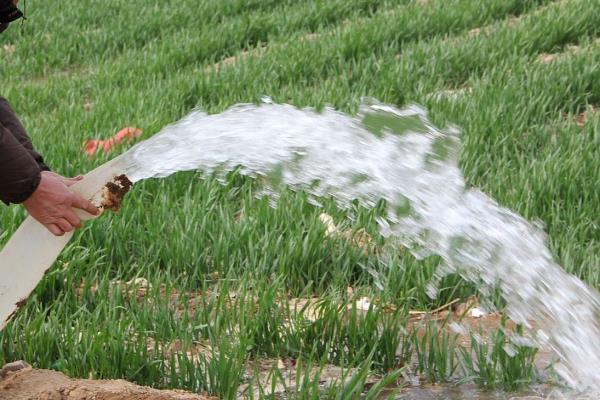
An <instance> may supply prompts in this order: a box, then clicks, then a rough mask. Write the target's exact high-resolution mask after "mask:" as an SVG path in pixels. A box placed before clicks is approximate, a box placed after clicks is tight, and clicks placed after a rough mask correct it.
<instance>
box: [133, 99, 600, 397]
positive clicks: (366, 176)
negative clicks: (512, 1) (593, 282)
mask: <svg viewBox="0 0 600 400" xmlns="http://www.w3.org/2000/svg"><path fill="white" fill-rule="evenodd" d="M460 144H461V143H460V138H459V135H458V131H457V130H456V129H452V128H450V129H438V128H436V127H435V126H433V124H432V123H431V122H430V121H429V120H428V118H427V114H426V112H425V110H424V109H422V108H420V107H418V106H410V107H408V108H405V109H397V108H394V107H392V106H389V105H385V104H379V103H377V102H375V101H369V102H366V103H364V104H363V105H362V106H361V108H360V112H359V113H358V115H356V116H350V115H347V114H344V113H341V112H337V111H335V110H332V109H325V110H324V111H322V112H316V111H314V110H312V109H297V108H295V107H293V106H291V105H285V104H273V103H271V102H270V100H268V99H267V100H266V101H265V104H262V105H250V104H246V105H238V106H234V107H232V108H230V109H228V110H226V111H225V112H223V113H221V114H216V115H207V114H205V113H203V112H200V111H195V112H192V113H191V114H190V115H188V116H187V117H185V118H184V119H182V120H181V121H179V122H177V123H175V124H173V125H170V126H167V127H166V128H164V129H163V130H162V131H161V132H159V133H158V134H156V135H155V136H153V137H152V138H150V139H148V140H146V141H144V142H141V143H139V144H137V145H136V146H134V147H133V148H132V149H131V150H129V151H128V152H127V153H126V154H125V156H124V157H125V158H126V160H127V162H128V165H129V167H128V169H127V171H126V173H127V175H128V176H129V178H130V179H131V180H132V181H133V182H136V181H139V180H142V179H147V178H157V177H165V176H168V175H170V174H172V173H174V172H177V171H183V170H200V171H203V172H205V173H206V174H217V175H218V176H225V174H226V173H227V172H229V171H231V170H233V169H234V168H236V167H240V168H241V171H242V173H244V174H247V175H250V176H259V175H262V176H266V177H267V178H269V179H267V180H266V182H269V183H270V185H268V186H267V187H266V189H265V191H264V194H266V195H269V196H271V197H272V198H273V199H275V200H276V199H277V193H278V190H279V187H280V186H282V185H286V186H289V187H292V188H297V189H303V190H305V191H308V192H309V193H310V194H311V195H312V196H313V197H314V199H315V201H318V199H319V198H320V197H323V196H333V197H334V198H335V199H336V201H337V202H338V204H339V205H340V206H341V207H347V206H348V205H349V203H350V202H351V201H352V200H353V199H358V200H359V201H360V202H361V203H362V204H363V205H364V206H366V207H371V206H373V205H375V204H376V203H377V202H378V201H380V200H381V199H384V200H385V201H386V202H387V203H388V205H389V214H388V215H387V218H382V219H381V220H380V221H379V223H380V230H381V232H382V233H383V234H384V235H385V236H387V237H391V238H394V239H395V240H399V241H400V242H401V243H402V244H403V245H405V246H407V247H409V248H410V249H412V251H413V253H414V254H415V256H417V257H424V256H426V255H429V254H437V255H440V256H441V257H442V259H443V260H444V267H443V268H440V269H439V274H440V276H441V275H443V274H447V273H451V272H458V273H460V274H461V275H462V276H463V277H464V278H466V279H468V280H470V281H473V282H478V283H479V284H481V283H482V282H483V283H484V285H483V286H482V288H481V290H486V289H488V290H489V289H490V288H492V287H498V288H500V290H501V292H502V294H503V296H504V298H505V300H506V302H507V305H508V306H507V310H508V314H509V316H510V318H511V319H513V320H514V321H515V322H517V323H522V324H524V325H526V326H530V321H535V331H534V337H535V341H536V343H537V344H538V345H542V346H549V347H551V348H552V349H553V350H554V351H555V352H556V353H557V354H558V355H559V356H560V359H561V363H560V364H559V365H557V366H556V369H557V372H558V373H559V374H560V375H561V376H562V378H564V379H565V381H566V382H567V383H568V384H569V385H571V386H573V387H576V388H579V389H592V390H594V391H595V390H600V327H599V323H598V316H599V310H600V297H599V295H598V293H597V292H596V291H595V290H594V289H592V288H589V287H588V286H586V285H585V284H584V283H583V282H581V281H580V280H579V279H577V278H576V277H574V276H571V275H569V274H567V273H566V272H565V271H564V270H563V269H562V268H561V267H560V266H559V265H557V264H556V263H555V262H554V260H553V257H552V254H551V253H550V251H549V250H548V248H547V247H546V243H545V242H546V236H545V234H544V232H543V231H542V230H541V228H540V227H538V226H536V225H535V224H532V223H530V222H528V221H526V220H525V219H524V218H523V217H521V216H520V215H518V214H516V213H515V212H513V211H511V210H509V209H507V208H504V207H502V206H500V205H498V204H497V203H496V202H495V201H494V200H493V199H491V198H490V197H488V196H486V195H485V194H484V193H482V192H481V191H479V190H476V189H468V188H466V187H465V180H464V177H463V174H462V172H461V170H460V169H459V166H458V161H457V160H458V153H459V150H460ZM430 294H431V295H432V296H434V295H435V287H434V285H432V287H431V293H430Z"/></svg>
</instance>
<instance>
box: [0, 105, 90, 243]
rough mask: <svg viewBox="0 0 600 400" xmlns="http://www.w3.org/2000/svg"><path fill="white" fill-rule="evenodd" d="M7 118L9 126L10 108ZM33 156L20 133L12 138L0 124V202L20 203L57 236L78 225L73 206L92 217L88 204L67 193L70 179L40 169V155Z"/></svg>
mask: <svg viewBox="0 0 600 400" xmlns="http://www.w3.org/2000/svg"><path fill="white" fill-rule="evenodd" d="M6 117H7V111H6V108H0V121H2V120H7V119H6ZM8 117H9V118H8V120H9V125H10V120H11V118H13V117H14V113H13V112H12V110H10V107H9V113H8ZM14 118H15V119H16V117H14ZM17 122H18V119H17ZM11 126H12V127H14V125H11ZM19 126H20V123H19ZM23 135H24V137H23ZM19 139H20V140H19ZM36 154H37V153H36V152H35V151H34V150H33V146H32V145H31V141H30V140H29V137H28V136H27V134H26V133H24V130H23V131H22V135H21V136H19V135H18V134H17V136H15V135H14V133H13V132H12V131H11V130H9V129H8V128H7V127H6V126H4V125H3V124H2V123H0V200H2V201H4V202H5V203H7V204H10V203H23V206H24V207H25V208H26V209H27V212H28V213H29V215H31V216H32V217H33V218H35V219H36V220H37V221H38V222H40V223H41V224H42V225H44V226H45V227H46V228H47V229H48V230H49V231H50V232H52V233H53V234H55V235H57V236H61V235H64V233H65V232H70V231H72V230H73V229H74V228H78V227H80V226H81V220H80V218H79V217H78V216H77V214H75V212H74V211H73V207H75V208H80V209H82V210H85V211H87V212H88V213H90V214H92V215H97V214H98V213H99V211H98V209H97V208H96V207H95V206H94V205H93V204H92V203H91V202H89V201H88V200H85V199H84V198H82V197H80V196H77V195H76V194H74V193H73V192H71V191H70V190H69V188H68V185H70V184H72V183H73V181H72V180H70V179H66V178H63V177H61V176H60V175H58V174H55V173H53V172H50V171H46V170H43V168H44V167H45V164H43V161H42V160H41V156H40V157H39V158H38V159H37V160H36V158H35V157H36V156H35V155H36ZM45 168H47V167H45Z"/></svg>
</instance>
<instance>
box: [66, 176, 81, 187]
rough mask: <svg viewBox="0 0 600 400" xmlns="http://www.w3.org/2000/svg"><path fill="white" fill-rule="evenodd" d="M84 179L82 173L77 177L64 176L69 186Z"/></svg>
mask: <svg viewBox="0 0 600 400" xmlns="http://www.w3.org/2000/svg"><path fill="white" fill-rule="evenodd" d="M82 179H83V176H82V175H77V176H76V177H73V178H65V177H62V180H63V182H64V184H65V185H67V186H73V185H74V184H76V183H77V182H79V181H80V180H82Z"/></svg>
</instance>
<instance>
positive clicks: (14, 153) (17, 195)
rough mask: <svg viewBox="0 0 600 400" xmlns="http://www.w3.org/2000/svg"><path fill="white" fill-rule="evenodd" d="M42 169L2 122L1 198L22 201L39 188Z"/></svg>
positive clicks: (0, 139)
mask: <svg viewBox="0 0 600 400" xmlns="http://www.w3.org/2000/svg"><path fill="white" fill-rule="evenodd" d="M40 179H41V169H40V166H39V165H38V163H37V162H36V160H35V159H34V158H33V157H32V156H31V154H30V153H29V151H28V149H26V148H25V147H24V146H23V145H22V144H21V143H20V142H19V141H18V140H17V138H15V137H14V136H13V134H12V133H11V132H10V131H9V130H8V129H7V128H6V127H5V126H4V125H2V124H0V200H2V201H3V202H5V203H22V202H24V201H25V200H27V199H28V198H29V196H31V194H32V193H33V192H34V191H35V189H37V186H38V185H39V183H40Z"/></svg>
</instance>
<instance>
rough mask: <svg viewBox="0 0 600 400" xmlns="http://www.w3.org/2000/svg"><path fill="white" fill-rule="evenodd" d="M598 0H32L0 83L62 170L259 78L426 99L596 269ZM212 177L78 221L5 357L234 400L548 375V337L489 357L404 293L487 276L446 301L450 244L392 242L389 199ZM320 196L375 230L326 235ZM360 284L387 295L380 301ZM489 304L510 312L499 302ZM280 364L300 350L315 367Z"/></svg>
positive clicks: (4, 344)
mask: <svg viewBox="0 0 600 400" xmlns="http://www.w3.org/2000/svg"><path fill="white" fill-rule="evenodd" d="M599 7H600V1H599V0H570V1H569V0H560V1H550V0H490V1H476V0H329V1H320V0H317V1H309V0H296V1H289V0H201V1H193V0H179V1H177V2H164V1H156V0H128V1H125V0H106V1H103V2H100V1H93V0H78V1H74V2H70V3H68V4H62V5H61V6H57V5H56V4H55V3H54V2H48V1H46V2H44V1H41V0H28V2H27V11H28V14H29V19H28V20H27V21H25V23H24V24H23V25H21V26H20V24H17V25H16V26H13V27H11V28H10V29H9V30H8V31H6V32H5V33H4V34H2V35H0V82H2V86H1V88H0V94H1V95H3V96H5V97H6V98H8V99H9V101H10V102H11V104H12V105H13V106H14V108H15V109H16V110H17V112H18V113H19V115H20V116H21V117H22V120H23V122H24V124H25V126H26V127H27V128H28V130H29V132H30V134H31V136H32V139H33V142H34V144H35V145H36V147H37V148H38V150H39V151H40V152H41V153H42V154H44V156H45V158H46V160H47V162H48V164H49V165H50V166H51V167H52V168H53V169H54V170H55V171H57V172H59V173H62V174H64V175H76V174H79V173H84V172H86V171H88V170H90V169H92V168H93V167H95V166H97V165H100V164H101V163H103V162H105V161H106V160H108V159H110V158H112V157H114V156H115V155H116V154H118V152H119V151H120V149H121V148H120V149H119V150H117V151H116V152H113V153H111V154H109V155H105V154H100V153H99V155H98V156H97V157H95V158H89V157H87V156H86V155H85V154H84V153H83V152H82V142H83V141H84V140H85V139H88V138H108V137H110V136H111V135H113V134H114V133H116V132H117V130H119V129H120V128H123V127H125V126H137V127H139V128H141V129H143V130H144V137H149V136H151V135H152V134H154V133H156V132H158V131H159V130H160V129H161V128H162V127H163V126H164V125H166V124H168V123H171V122H173V121H175V120H178V119H179V118H181V117H183V116H184V115H186V114H187V113H188V112H189V111H191V110H192V109H194V108H195V107H200V108H202V109H204V110H206V111H208V112H210V113H216V112H220V111H223V110H224V109H226V108H227V107H229V106H231V105H234V104H236V103H240V102H258V101H259V100H260V98H261V96H264V95H268V96H270V97H271V98H272V99H273V100H274V101H275V102H279V103H290V104H293V105H296V106H300V107H304V106H314V107H317V108H320V107H323V106H325V105H332V106H334V107H335V108H337V109H339V110H342V111H345V112H350V113H352V112H356V110H357V107H358V105H359V103H360V99H361V97H363V96H370V97H375V98H377V99H379V100H380V101H382V102H385V103H390V104H396V105H399V106H401V105H404V104H408V103H412V102H416V103H419V104H422V105H424V106H426V107H427V108H428V109H429V110H430V113H431V117H432V120H433V121H434V122H435V123H436V124H438V125H440V126H444V125H446V124H449V123H452V124H455V125H457V126H459V127H461V128H462V138H463V142H464V145H463V149H462V153H461V157H460V162H461V166H462V169H463V171H464V174H465V177H466V180H467V182H468V184H469V185H471V186H475V187H478V188H481V189H482V190H483V191H484V192H485V193H487V194H488V195H490V196H492V197H493V198H495V199H496V200H497V201H498V202H499V203H500V204H502V205H504V206H507V207H509V208H511V209H513V210H515V211H517V212H518V213H520V214H521V215H523V216H524V217H526V218H527V219H529V220H538V221H541V222H542V223H543V224H544V226H545V229H546V231H547V232H548V235H549V247H550V248H551V250H552V252H553V254H554V255H555V257H556V259H557V261H558V262H559V264H560V265H562V266H563V267H564V268H565V269H566V270H567V271H568V272H570V273H573V274H575V275H577V276H578V277H580V278H582V279H583V280H584V281H585V282H587V283H588V284H590V285H591V286H594V287H596V288H600V269H599V268H598V267H599V266H600V227H599V225H600V222H599V215H600V196H599V194H600V124H599V119H598V114H597V113H596V107H597V106H599V105H600V41H599V40H598V35H599V34H600V13H599V12H598V9H599ZM199 177H200V174H199V173H178V174H176V175H174V176H171V177H169V178H167V179H162V180H149V181H143V182H141V183H140V184H137V185H136V186H135V187H134V189H133V190H132V192H131V193H130V194H129V195H128V197H127V198H126V200H125V203H124V207H123V209H122V210H121V211H120V212H119V213H117V214H114V215H104V216H103V217H102V218H100V219H98V220H96V221H93V222H91V223H88V224H87V225H86V226H85V228H84V229H82V230H80V231H79V232H78V233H77V234H76V236H75V238H74V239H73V240H72V241H71V243H70V245H69V246H68V247H67V248H66V250H65V251H64V252H63V253H62V255H61V256H60V258H59V260H58V261H57V262H56V264H55V265H54V267H53V268H52V269H51V270H50V271H49V273H48V275H47V276H46V278H45V279H44V280H43V281H42V282H41V283H40V285H39V286H38V288H37V289H36V291H35V293H34V295H33V296H32V297H31V298H30V300H29V302H28V303H27V306H26V307H24V308H23V309H22V310H21V311H20V313H19V314H18V316H17V318H16V319H15V320H14V321H13V322H12V323H11V324H10V325H9V326H8V327H7V328H6V329H5V330H4V331H3V332H1V333H0V365H2V364H4V363H5V362H9V361H13V360H18V359H24V360H26V361H28V362H29V363H31V364H32V365H34V366H35V367H38V368H52V369H56V370H59V371H62V372H64V373H66V374H67V375H69V376H73V377H92V378H124V379H127V380H130V381H134V382H137V383H139V384H144V385H150V386H155V387H159V388H170V387H174V388H183V389H188V390H192V391H197V392H201V393H209V394H212V395H215V396H218V397H220V398H224V399H231V398H235V397H236V396H239V395H244V396H251V395H253V394H256V396H259V397H261V398H271V397H269V394H268V393H269V392H270V391H271V388H272V386H276V385H280V384H281V385H286V386H289V388H288V395H289V396H290V397H292V398H315V399H316V398H326V397H327V398H340V399H347V398H357V396H358V394H359V393H361V392H365V393H367V392H368V394H367V396H368V397H367V398H375V396H376V393H377V392H378V390H379V389H380V386H383V384H386V385H387V384H390V383H391V384H393V385H395V386H400V385H402V384H403V383H405V381H406V378H405V376H406V375H418V376H421V377H423V379H425V380H426V381H429V382H450V383H456V382H458V381H461V382H472V383H474V384H475V385H479V386H481V387H483V388H490V389H497V388H498V389H503V390H514V389H517V388H518V387H519V386H522V385H529V384H533V383H538V382H544V381H547V380H549V379H551V376H552V373H551V372H550V373H539V372H536V371H535V368H533V367H532V358H533V355H532V354H531V353H532V351H531V350H530V349H528V348H521V349H518V353H517V355H516V356H515V357H507V356H506V355H505V354H504V353H502V347H503V345H504V337H503V336H502V333H501V331H498V332H497V333H493V335H494V338H493V340H494V343H495V344H494V345H493V346H491V350H490V351H491V352H493V356H491V357H487V358H486V355H485V354H483V353H485V351H487V350H486V349H483V348H481V346H480V347H478V346H477V345H473V347H468V348H464V347H461V346H458V345H456V344H454V335H453V334H452V333H450V332H447V331H445V330H444V329H441V330H439V329H438V324H432V325H430V326H429V327H428V328H426V329H425V330H424V331H422V332H419V333H418V334H417V330H416V328H414V327H413V324H412V323H409V320H410V316H409V311H411V310H413V311H414V310H421V311H423V310H435V309H437V308H439V307H442V306H444V305H447V304H448V303H450V302H452V301H454V300H456V299H459V300H458V301H459V302H463V301H465V300H466V299H467V298H468V297H470V296H472V295H474V294H476V293H477V291H476V288H474V287H473V286H472V285H471V284H469V283H466V282H465V281H463V280H462V279H461V278H460V277H458V276H448V277H446V278H445V280H444V282H442V285H441V287H442V290H441V292H440V295H439V296H438V298H437V299H435V300H432V299H430V298H429V297H428V296H427V294H426V286H427V284H428V283H429V281H430V279H431V277H432V276H433V274H434V271H435V270H436V268H437V267H438V264H439V259H437V258H435V257H429V258H427V259H425V260H423V261H417V260H416V259H415V258H414V257H412V256H411V255H410V254H409V252H408V251H406V250H405V249H398V250H395V251H393V252H392V257H386V258H385V259H384V258H383V257H379V255H380V254H381V252H380V251H379V250H378V249H381V248H382V247H383V246H385V241H384V239H383V238H382V237H380V236H379V235H378V234H377V227H376V222H375V214H376V211H377V210H374V211H373V210H358V218H356V220H354V221H349V220H347V219H345V215H344V212H343V211H341V210H338V209H336V207H335V205H334V201H332V200H328V199H325V200H324V206H323V208H322V209H319V208H316V207H314V206H312V205H311V204H310V202H309V201H308V199H307V196H306V195H304V194H302V193H293V192H291V191H289V192H284V193H283V195H282V197H281V200H280V203H279V207H278V208H276V209H273V208H271V207H270V206H269V202H268V200H267V199H261V200H257V199H255V198H254V196H253V194H254V192H255V191H256V190H257V187H258V186H259V185H260V182H255V181H252V180H251V179H249V178H245V177H242V176H240V175H239V174H236V173H233V174H231V175H230V176H229V177H228V180H227V183H226V184H225V185H221V184H220V183H218V182H217V181H216V180H212V179H207V180H201V179H199ZM322 212H326V213H328V214H329V215H331V216H332V217H333V219H334V220H335V223H336V224H337V225H339V229H340V230H342V231H343V230H346V229H352V231H354V232H361V231H360V230H361V229H364V232H366V233H367V234H368V235H369V237H370V238H372V241H371V243H370V244H369V245H368V246H367V248H365V247H362V246H360V245H357V243H356V240H347V239H344V238H343V237H342V236H343V235H340V236H339V237H336V236H334V237H331V236H329V237H328V236H327V235H326V229H325V226H324V225H323V224H322V223H321V221H320V219H319V215H320V214H321V213H322ZM24 217H25V211H24V210H23V209H21V208H20V207H16V206H12V207H5V206H1V208H0V227H1V228H2V230H1V231H0V244H4V243H6V242H7V241H8V239H9V238H10V236H11V234H12V233H13V232H14V231H15V230H16V228H17V227H18V225H19V224H20V223H21V222H22V221H23V219H24ZM32 246H33V248H32V251H35V244H32ZM23 268H26V266H23ZM373 271H375V272H376V273H373ZM136 278H137V279H138V281H137V282H138V283H137V284H134V283H130V284H127V283H125V282H128V281H132V280H134V279H136ZM141 278H143V279H141ZM379 285H382V286H383V290H380V289H379V288H378V287H379ZM349 288H352V290H349ZM361 297H368V298H369V299H370V300H371V302H373V303H374V304H377V305H378V307H376V308H371V309H370V310H369V311H368V312H367V311H363V310H361V309H360V307H356V306H355V305H356V304H357V300H358V299H359V298H361ZM491 300H492V301H493V302H494V303H495V304H496V305H497V307H498V308H499V309H500V310H501V309H502V306H503V302H502V299H500V298H493V299H491ZM315 303H316V304H317V305H316V306H315ZM303 306H304V307H303ZM282 365H283V366H284V367H285V368H287V369H290V365H292V367H291V369H297V371H298V373H297V374H295V375H296V377H297V382H293V384H290V382H289V379H286V377H285V376H283V375H284V374H283V373H282V372H281V371H282V370H283V369H284V368H282ZM333 366H336V367H339V368H338V369H341V372H340V373H339V374H338V375H339V376H342V375H345V376H346V377H347V379H346V381H345V383H343V382H342V380H338V381H337V383H335V384H333V385H331V386H329V387H328V388H326V389H324V388H323V386H322V385H320V384H319V381H320V378H319V370H322V371H327V370H331V369H333ZM302 371H312V372H313V373H312V374H304V375H303V374H301V372H302ZM269 372H270V374H269ZM265 375H268V378H266V379H265ZM378 379H383V381H381V380H379V382H380V383H381V385H379V384H375V385H373V384H372V382H373V381H377V380H378ZM386 379H387V380H386ZM369 396H370V397H369Z"/></svg>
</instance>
